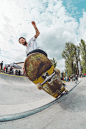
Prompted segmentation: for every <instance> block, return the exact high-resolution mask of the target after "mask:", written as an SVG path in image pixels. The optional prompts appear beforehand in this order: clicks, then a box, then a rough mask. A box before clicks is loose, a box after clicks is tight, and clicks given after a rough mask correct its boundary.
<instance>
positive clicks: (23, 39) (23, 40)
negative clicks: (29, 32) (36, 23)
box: [19, 37, 27, 46]
mask: <svg viewBox="0 0 86 129" xmlns="http://www.w3.org/2000/svg"><path fill="white" fill-rule="evenodd" d="M19 43H20V44H22V45H24V46H26V45H27V42H26V39H25V38H24V37H20V38H19Z"/></svg>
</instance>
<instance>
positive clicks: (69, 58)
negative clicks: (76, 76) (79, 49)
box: [62, 43, 75, 76]
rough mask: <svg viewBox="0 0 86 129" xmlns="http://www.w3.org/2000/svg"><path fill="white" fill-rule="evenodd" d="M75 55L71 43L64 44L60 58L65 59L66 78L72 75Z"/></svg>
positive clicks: (73, 46)
mask: <svg viewBox="0 0 86 129" xmlns="http://www.w3.org/2000/svg"><path fill="white" fill-rule="evenodd" d="M74 54H75V45H74V44H73V43H66V45H65V50H63V53H62V57H63V58H64V59H65V68H66V71H67V74H68V76H70V75H71V74H73V72H74V70H73V62H74Z"/></svg>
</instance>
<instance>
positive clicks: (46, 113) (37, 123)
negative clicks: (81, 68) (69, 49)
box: [0, 77, 86, 129]
mask: <svg viewBox="0 0 86 129" xmlns="http://www.w3.org/2000/svg"><path fill="white" fill-rule="evenodd" d="M0 79H1V80H0V82H1V83H2V84H1V83H0V94H1V95H0V105H5V103H6V105H10V102H11V104H12V105H16V104H18V103H19V102H20V104H22V103H24V102H25V103H27V102H28V103H29V102H31V101H33V102H35V98H36V100H37V99H38V100H37V101H40V99H41V100H42V99H44V100H45V99H46V98H49V97H50V96H49V95H48V94H45V92H43V91H41V92H38V91H39V90H36V89H34V88H33V90H34V94H33V95H32V98H31V96H30V94H29V96H28V95H26V94H25V93H27V90H29V89H30V93H31V88H32V87H34V85H33V86H31V87H29V88H28V86H27V81H26V80H25V82H26V84H25V83H24V84H25V88H26V90H25V91H24V92H23V90H24V89H25V88H24V87H23V86H24V85H23V82H24V80H23V79H22V80H23V81H22V85H21V84H18V85H17V84H16V83H15V85H14V83H13V80H12V81H11V83H12V84H11V85H9V81H8V82H7V80H8V79H7V80H6V78H5V81H4V80H3V77H2V78H0ZM11 79H12V78H11ZM80 81H81V82H80ZM3 82H4V83H3ZM14 82H16V81H14ZM7 83H8V85H7ZM31 85H32V84H31ZM29 86H30V85H29ZM74 86H75V87H74ZM6 87H7V89H6ZM14 87H15V88H14ZM73 87H74V88H73ZM71 88H73V89H72V90H71V92H70V93H69V94H68V95H65V96H63V98H62V99H60V100H59V101H56V103H55V104H53V105H52V106H50V107H48V108H46V109H45V110H43V111H41V112H38V113H36V114H34V115H31V116H28V117H25V118H22V119H18V120H14V121H8V122H0V129H54V128H56V129H85V128H86V78H82V79H80V80H79V84H78V85H76V84H75V82H68V83H67V89H69V90H70V89H71ZM1 89H2V91H3V92H4V90H5V93H8V94H5V96H4V95H3V94H2V92H1ZM12 90H13V94H14V93H15V92H16V93H15V94H16V95H15V96H14V97H13V94H11V92H12ZM19 90H20V91H21V92H18V91H19ZM28 92H29V91H28ZM20 93H21V95H20ZM10 94H11V95H10ZM18 94H19V95H18ZM22 94H23V95H25V96H26V98H29V97H30V101H28V100H27V99H25V98H24V99H23V100H22V99H21V97H23V95H22ZM27 94H28V93H27ZM41 94H43V95H44V96H42V95H41ZM7 95H8V96H7ZM6 96H7V99H6ZM11 96H12V98H10V97H11ZM18 96H19V97H18ZM27 96H28V97H27ZM37 96H39V97H37ZM17 97H18V100H16V99H17ZM41 97H43V98H41ZM9 99H10V100H9ZM3 100H4V101H5V102H3ZM13 100H14V102H13ZM19 100H21V101H19Z"/></svg>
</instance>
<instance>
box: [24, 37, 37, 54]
mask: <svg viewBox="0 0 86 129" xmlns="http://www.w3.org/2000/svg"><path fill="white" fill-rule="evenodd" d="M34 49H37V42H36V38H35V36H34V37H32V38H31V39H30V40H29V41H28V44H27V48H26V54H28V53H29V52H30V51H32V50H34Z"/></svg>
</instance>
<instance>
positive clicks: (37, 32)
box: [35, 27, 40, 38]
mask: <svg viewBox="0 0 86 129" xmlns="http://www.w3.org/2000/svg"><path fill="white" fill-rule="evenodd" d="M35 31H36V35H35V38H37V37H38V36H39V34H40V32H39V30H38V28H37V27H35Z"/></svg>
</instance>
